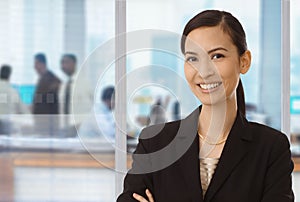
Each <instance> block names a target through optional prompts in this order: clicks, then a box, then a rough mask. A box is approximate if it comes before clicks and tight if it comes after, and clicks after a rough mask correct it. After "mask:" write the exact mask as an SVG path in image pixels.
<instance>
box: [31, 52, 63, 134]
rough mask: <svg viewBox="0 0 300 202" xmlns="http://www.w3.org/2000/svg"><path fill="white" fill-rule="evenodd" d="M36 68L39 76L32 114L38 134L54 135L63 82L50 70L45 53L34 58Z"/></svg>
mask: <svg viewBox="0 0 300 202" xmlns="http://www.w3.org/2000/svg"><path fill="white" fill-rule="evenodd" d="M34 68H35V70H36V72H37V73H38V75H39V80H38V83H37V86H36V90H35V93H34V97H33V104H32V113H33V114H35V115H36V116H35V125H36V126H37V127H38V128H39V129H40V130H39V131H38V133H41V132H43V133H44V132H45V133H46V134H50V135H52V132H53V131H54V130H55V129H57V127H58V121H57V117H55V116H53V115H54V114H58V112H59V104H58V91H59V87H60V83H61V82H60V79H59V78H58V77H57V76H55V75H54V74H53V73H52V72H51V71H50V70H48V68H47V60H46V56H45V55H44V54H43V53H38V54H36V55H35V56H34ZM39 115H43V116H39ZM41 127H42V128H41ZM44 127H45V128H44Z"/></svg>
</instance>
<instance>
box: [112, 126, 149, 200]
mask: <svg viewBox="0 0 300 202" xmlns="http://www.w3.org/2000/svg"><path fill="white" fill-rule="evenodd" d="M145 133H146V132H145V130H143V131H142V132H141V135H140V137H144V136H146V135H145ZM147 143H148V140H143V139H141V138H140V139H139V143H138V145H137V148H136V150H135V152H134V153H133V155H132V158H133V163H132V168H131V169H130V170H129V171H128V173H127V174H126V176H125V179H124V189H123V193H122V194H121V195H120V196H119V197H118V198H117V202H136V200H135V199H134V198H133V196H132V195H133V193H137V194H139V195H142V196H143V197H144V198H147V197H146V194H145V190H146V189H149V190H150V191H151V192H152V190H153V181H152V174H151V173H143V170H147V169H146V168H145V167H146V166H149V165H150V164H151V162H150V160H149V159H150V158H149V157H147V155H145V158H136V157H135V154H137V155H138V154H147V145H148V144H147ZM152 193H153V192H152Z"/></svg>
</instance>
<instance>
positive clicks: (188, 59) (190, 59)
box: [185, 56, 198, 62]
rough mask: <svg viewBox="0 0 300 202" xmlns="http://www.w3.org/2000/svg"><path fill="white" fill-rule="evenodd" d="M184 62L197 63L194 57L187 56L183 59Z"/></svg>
mask: <svg viewBox="0 0 300 202" xmlns="http://www.w3.org/2000/svg"><path fill="white" fill-rule="evenodd" d="M185 61H186V62H197V61H198V59H197V57H195V56H189V57H187V58H186V59H185Z"/></svg>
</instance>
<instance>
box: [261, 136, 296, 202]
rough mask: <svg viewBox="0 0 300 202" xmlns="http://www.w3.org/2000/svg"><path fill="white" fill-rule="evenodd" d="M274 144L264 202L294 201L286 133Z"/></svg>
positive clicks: (266, 179)
mask: <svg viewBox="0 0 300 202" xmlns="http://www.w3.org/2000/svg"><path fill="white" fill-rule="evenodd" d="M277 137H278V138H277V140H276V141H275V143H274V144H273V147H272V150H271V153H270V158H269V164H268V169H267V173H266V177H265V184H264V193H263V197H262V202H293V201H294V194H293V191H292V179H291V178H292V177H291V173H292V171H293V169H294V164H293V162H292V160H291V152H290V144H289V141H288V139H287V137H286V136H285V135H284V134H280V135H278V136H277Z"/></svg>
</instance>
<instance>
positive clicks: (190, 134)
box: [176, 107, 203, 202]
mask: <svg viewBox="0 0 300 202" xmlns="http://www.w3.org/2000/svg"><path fill="white" fill-rule="evenodd" d="M200 109H201V107H200V108H197V109H196V110H195V111H194V112H193V113H191V114H190V115H189V116H188V117H187V118H185V119H183V120H182V121H181V123H180V127H179V130H178V133H177V135H176V136H177V137H176V153H177V155H180V156H182V157H181V158H180V159H179V165H180V168H181V174H182V175H183V176H184V181H185V182H184V185H185V186H186V190H188V191H189V193H190V194H191V197H192V201H193V202H203V197H202V196H203V194H202V188H201V184H200V173H199V140H198V135H197V125H198V117H199V110H200Z"/></svg>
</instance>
